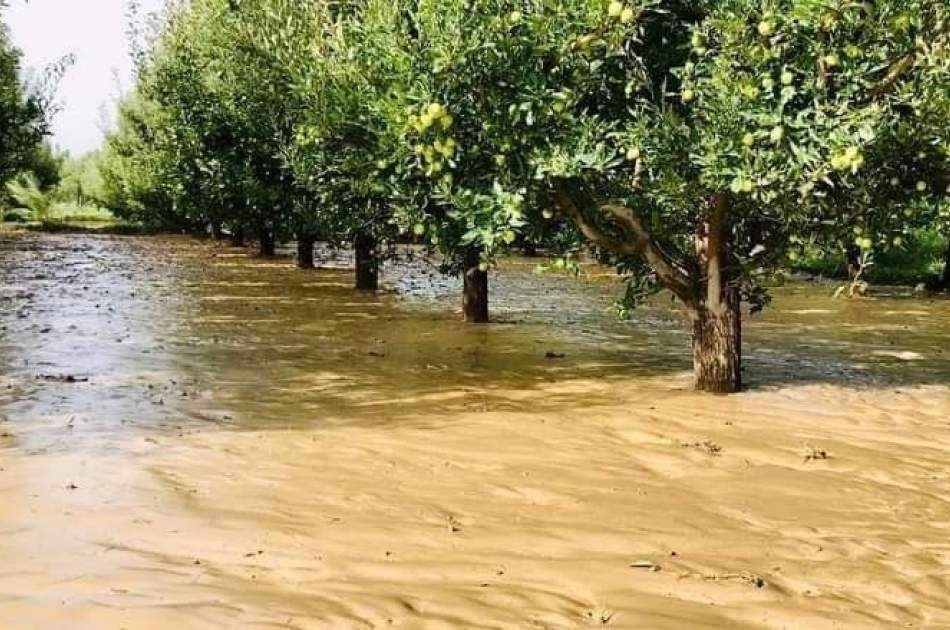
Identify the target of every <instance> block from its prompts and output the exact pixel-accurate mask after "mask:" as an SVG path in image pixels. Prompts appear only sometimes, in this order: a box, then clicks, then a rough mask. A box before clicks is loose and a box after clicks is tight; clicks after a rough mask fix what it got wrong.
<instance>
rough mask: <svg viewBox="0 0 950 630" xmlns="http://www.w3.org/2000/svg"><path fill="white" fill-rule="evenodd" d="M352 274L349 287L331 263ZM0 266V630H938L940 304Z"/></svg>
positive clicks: (172, 263)
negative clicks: (622, 294)
mask: <svg viewBox="0 0 950 630" xmlns="http://www.w3.org/2000/svg"><path fill="white" fill-rule="evenodd" d="M329 257H330V258H333V259H334V260H333V261H332V263H333V264H340V263H345V260H343V259H342V258H341V257H340V256H336V255H334V256H329ZM534 264H535V263H533V262H530V261H512V262H510V263H508V264H506V265H505V267H504V269H503V270H502V271H501V272H499V273H498V274H495V275H494V276H493V277H492V281H493V289H494V291H495V292H494V295H493V299H494V308H495V311H494V312H495V315H496V319H497V323H495V324H492V325H489V326H486V327H468V326H464V325H462V324H460V323H458V322H457V313H456V312H455V307H456V300H457V295H458V288H457V286H455V285H454V284H453V283H452V282H450V281H446V280H444V279H442V278H439V277H438V276H437V274H435V272H434V271H433V270H431V269H428V268H426V267H425V266H422V265H418V264H409V263H401V264H399V265H395V266H393V267H391V268H389V269H387V284H388V285H389V286H390V287H393V288H395V289H396V291H395V292H391V293H384V294H381V295H379V296H370V295H362V294H357V293H355V292H353V291H351V290H350V288H349V287H350V272H349V271H348V270H345V269H343V268H342V267H341V268H340V269H336V270H334V269H324V270H318V271H313V272H300V271H297V270H295V269H293V268H292V266H291V264H290V263H289V261H286V260H278V261H274V262H262V261H258V260H254V259H250V258H248V257H246V256H245V255H244V254H243V253H242V252H239V251H236V250H229V249H227V248H223V247H217V246H215V245H212V244H207V243H199V242H195V241H192V240H187V239H138V238H109V237H82V236H31V235H16V236H13V235H0V628H17V629H19V628H50V627H58V626H63V625H68V627H69V628H71V630H78V629H81V628H96V629H99V628H130V629H131V628H134V629H140V628H156V629H159V628H161V629H165V628H169V627H175V628H180V629H190V628H225V627H227V628H242V627H244V628H364V627H365V628H373V627H383V628H385V627H402V628H456V627H473V628H475V627H477V628H588V627H609V628H724V627H729V628H808V629H812V628H872V627H881V628H895V627H907V628H943V627H950V387H948V383H950V349H948V340H950V302H948V301H946V300H931V299H924V298H920V299H915V298H909V297H899V296H897V297H894V296H892V297H878V298H875V299H868V300H856V301H834V300H832V299H830V298H829V294H830V293H831V289H830V288H829V287H828V286H818V285H811V286H802V285H798V286H795V287H792V288H786V289H781V290H778V291H777V292H776V300H775V304H774V308H773V309H772V310H770V311H769V312H768V313H767V314H765V315H764V316H761V317H756V318H754V319H753V320H752V322H751V324H750V325H749V327H748V330H747V334H746V339H747V342H748V345H747V348H746V352H747V355H748V356H747V358H748V361H747V371H748V374H747V376H748V380H749V382H750V384H751V387H750V389H749V391H747V392H746V393H743V394H741V395H738V396H733V397H727V398H721V397H710V396H702V395H698V394H695V393H693V392H691V391H690V390H689V387H688V386H689V375H688V373H687V372H686V371H687V370H688V368H689V351H688V346H687V337H686V335H685V332H684V330H685V326H684V323H683V321H682V319H681V318H680V317H679V315H678V314H677V313H675V312H673V311H671V310H670V309H669V308H667V305H665V304H663V303H662V300H660V301H658V302H656V303H654V304H653V305H652V306H651V307H649V308H647V309H644V310H642V311H640V312H638V313H637V319H636V320H635V321H633V322H626V323H625V322H618V321H617V320H616V319H614V318H613V317H612V316H611V315H610V314H609V312H608V310H609V305H610V303H611V301H612V299H613V298H614V297H615V296H616V294H617V292H616V290H617V284H616V281H615V280H614V279H613V278H611V277H610V276H609V274H604V273H601V272H598V271H597V270H596V269H591V270H586V272H585V274H584V275H583V276H582V277H580V278H578V279H573V278H562V277H551V276H543V277H539V276H537V275H536V274H534V273H532V269H533V266H534Z"/></svg>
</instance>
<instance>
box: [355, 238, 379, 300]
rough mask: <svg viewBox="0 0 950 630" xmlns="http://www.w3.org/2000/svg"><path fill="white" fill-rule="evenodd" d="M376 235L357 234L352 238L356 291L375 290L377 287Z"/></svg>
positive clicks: (377, 259) (377, 257)
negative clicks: (354, 253) (354, 256)
mask: <svg viewBox="0 0 950 630" xmlns="http://www.w3.org/2000/svg"><path fill="white" fill-rule="evenodd" d="M376 247H377V242H376V237H374V236H369V235H366V234H358V235H357V236H356V238H355V239H354V240H353V249H354V250H355V252H356V289H357V291H376V290H377V289H379V256H378V254H377V251H376Z"/></svg>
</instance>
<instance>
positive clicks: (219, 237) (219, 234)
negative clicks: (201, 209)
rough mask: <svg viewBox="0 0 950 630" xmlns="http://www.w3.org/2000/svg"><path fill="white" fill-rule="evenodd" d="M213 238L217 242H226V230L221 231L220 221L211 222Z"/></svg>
mask: <svg viewBox="0 0 950 630" xmlns="http://www.w3.org/2000/svg"><path fill="white" fill-rule="evenodd" d="M211 238H213V239H214V240H216V241H223V240H224V230H223V229H221V222H220V221H212V222H211Z"/></svg>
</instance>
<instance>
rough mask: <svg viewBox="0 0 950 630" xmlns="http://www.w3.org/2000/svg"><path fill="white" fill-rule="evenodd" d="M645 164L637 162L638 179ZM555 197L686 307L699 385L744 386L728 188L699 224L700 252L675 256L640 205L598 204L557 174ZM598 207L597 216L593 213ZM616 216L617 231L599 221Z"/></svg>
mask: <svg viewBox="0 0 950 630" xmlns="http://www.w3.org/2000/svg"><path fill="white" fill-rule="evenodd" d="M641 170H642V166H641V164H640V163H639V162H638V163H637V165H636V168H635V172H634V180H633V186H634V188H636V187H637V185H638V184H637V180H638V178H639V176H640V173H641ZM554 183H555V190H554V196H555V202H556V203H557V206H558V208H560V209H561V210H562V211H564V212H565V213H566V214H567V215H568V216H569V217H570V218H571V220H572V221H573V222H574V224H575V225H576V226H577V227H578V229H580V231H581V233H583V234H584V236H586V237H587V238H588V239H590V241H591V242H592V243H593V244H594V245H595V246H596V247H597V249H598V250H601V251H608V252H611V253H613V254H617V255H620V256H637V257H639V258H641V259H642V260H643V261H644V262H646V263H647V264H648V265H649V266H650V267H651V268H652V269H653V271H654V272H655V273H656V276H657V278H658V279H659V280H660V282H662V283H663V285H664V286H665V287H666V288H667V289H669V290H670V292H672V293H673V295H675V296H676V297H677V298H678V299H679V300H680V301H681V302H682V303H683V304H684V306H685V307H686V309H687V310H688V312H689V314H690V316H691V317H692V319H693V368H694V372H695V375H696V389H698V390H700V391H706V392H716V393H731V392H736V391H739V389H740V387H741V386H742V316H741V310H740V306H741V292H740V290H739V286H740V285H739V282H740V277H739V274H738V269H737V266H735V265H732V264H731V258H732V257H731V255H730V243H729V241H730V234H731V229H730V226H729V221H728V219H729V217H728V212H729V205H730V200H729V195H728V194H724V193H722V194H716V195H713V196H712V197H710V198H709V199H708V200H707V201H706V203H705V204H704V207H703V209H702V215H701V219H700V221H699V222H698V225H697V229H696V238H695V246H696V256H695V258H692V257H686V256H683V257H677V256H675V255H672V254H671V253H670V250H669V248H667V247H664V246H663V244H661V243H660V242H659V241H658V240H657V239H656V238H655V237H654V236H653V234H651V232H650V229H649V225H648V223H647V222H646V221H644V219H643V218H642V217H641V216H640V214H639V212H638V211H637V209H636V208H633V207H629V206H626V205H622V204H613V203H605V204H602V203H599V202H598V201H597V200H596V199H595V198H594V197H593V195H592V194H591V193H590V192H589V191H588V190H586V189H585V187H584V186H583V185H582V184H580V183H578V182H576V181H575V180H570V179H559V180H555V182H554ZM592 214H597V215H599V219H598V220H597V221H593V220H591V219H590V215H592ZM605 220H606V221H610V222H612V223H613V226H614V229H615V231H614V233H613V234H611V233H607V232H605V231H604V230H602V229H601V228H600V226H599V225H598V223H599V222H602V221H605Z"/></svg>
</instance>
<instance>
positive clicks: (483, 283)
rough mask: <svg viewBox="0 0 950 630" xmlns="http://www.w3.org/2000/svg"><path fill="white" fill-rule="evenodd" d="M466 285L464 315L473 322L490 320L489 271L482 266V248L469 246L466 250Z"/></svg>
mask: <svg viewBox="0 0 950 630" xmlns="http://www.w3.org/2000/svg"><path fill="white" fill-rule="evenodd" d="M464 275H465V286H464V289H463V291H462V316H463V317H464V319H465V321H466V322H469V323H471V324H484V323H487V322H488V272H487V271H483V270H482V268H481V250H480V249H478V248H477V247H469V248H468V250H467V251H466V252H465V270H464Z"/></svg>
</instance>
